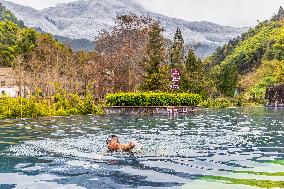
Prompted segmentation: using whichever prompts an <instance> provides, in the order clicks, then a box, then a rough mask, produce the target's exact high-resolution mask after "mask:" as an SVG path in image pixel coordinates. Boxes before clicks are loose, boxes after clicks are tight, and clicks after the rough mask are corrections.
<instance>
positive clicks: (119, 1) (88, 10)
mask: <svg viewBox="0 0 284 189" xmlns="http://www.w3.org/2000/svg"><path fill="white" fill-rule="evenodd" d="M0 2H2V3H3V4H4V5H5V6H6V7H7V9H9V10H10V11H12V12H13V13H14V14H15V15H16V17H17V18H19V19H20V20H23V21H24V23H25V25H26V26H28V27H33V28H36V29H38V30H41V31H43V32H48V33H51V34H53V35H57V36H61V37H64V38H69V39H85V40H88V41H95V39H96V37H98V35H99V32H100V31H101V30H103V29H106V30H109V29H111V28H112V27H113V26H114V25H115V18H116V16H117V15H123V14H129V13H134V14H137V15H144V16H147V15H149V16H151V17H152V18H154V19H156V20H158V21H160V23H161V25H162V26H163V27H164V28H165V33H164V36H165V37H166V38H168V39H172V37H173V34H174V33H175V31H176V28H177V27H179V28H180V29H181V30H182V32H183V36H184V39H185V41H186V42H187V43H189V44H197V43H199V44H201V48H199V49H198V54H199V55H200V56H207V55H209V54H210V53H211V52H213V51H214V50H215V49H216V48H217V47H218V46H222V45H223V44H225V43H226V42H228V41H229V40H230V39H232V38H235V37H237V36H239V35H240V34H241V33H243V32H244V31H246V28H233V27H229V26H220V25H217V24H214V23H210V22H189V21H185V20H181V19H175V18H170V17H167V16H164V15H161V14H157V13H153V12H150V11H148V10H146V9H145V8H143V7H142V6H141V5H139V4H138V3H136V2H134V0H103V1H102V0H81V1H75V2H71V3H63V4H58V5H57V6H56V7H50V8H47V9H44V10H35V9H33V8H31V7H27V6H22V5H18V4H15V3H11V2H7V1H3V0H0Z"/></svg>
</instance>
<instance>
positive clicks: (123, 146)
mask: <svg viewBox="0 0 284 189" xmlns="http://www.w3.org/2000/svg"><path fill="white" fill-rule="evenodd" d="M119 148H120V150H121V151H130V150H132V149H133V148H135V144H134V143H132V142H130V143H129V144H120V145H119Z"/></svg>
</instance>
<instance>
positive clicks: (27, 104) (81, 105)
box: [0, 94, 103, 119]
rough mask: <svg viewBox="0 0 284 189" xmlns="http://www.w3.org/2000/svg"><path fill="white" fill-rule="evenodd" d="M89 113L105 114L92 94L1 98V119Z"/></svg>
mask: <svg viewBox="0 0 284 189" xmlns="http://www.w3.org/2000/svg"><path fill="white" fill-rule="evenodd" d="M87 114H103V110H102V107H101V106H99V105H95V103H94V101H93V98H92V96H91V95H86V96H85V97H84V98H81V97H79V96H78V95H75V94H69V95H60V94H58V95H55V96H53V97H51V98H49V99H43V98H39V97H35V96H34V97H31V98H22V97H18V98H11V97H1V98H0V119H7V118H37V117H47V116H68V115H87Z"/></svg>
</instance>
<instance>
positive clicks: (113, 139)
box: [106, 135, 119, 144]
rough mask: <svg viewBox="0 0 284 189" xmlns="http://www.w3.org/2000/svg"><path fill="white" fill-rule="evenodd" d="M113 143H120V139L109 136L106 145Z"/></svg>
mask: <svg viewBox="0 0 284 189" xmlns="http://www.w3.org/2000/svg"><path fill="white" fill-rule="evenodd" d="M111 142H116V143H119V141H118V137H117V136H116V135H111V136H109V137H108V138H107V140H106V144H110V143H111Z"/></svg>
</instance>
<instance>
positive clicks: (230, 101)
mask: <svg viewBox="0 0 284 189" xmlns="http://www.w3.org/2000/svg"><path fill="white" fill-rule="evenodd" d="M244 104H245V102H244V99H243V97H241V96H238V97H235V98H228V97H226V98H225V97H220V98H215V99H206V100H204V101H203V102H202V103H201V104H200V106H202V107H204V108H229V107H239V106H243V105H244Z"/></svg>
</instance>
